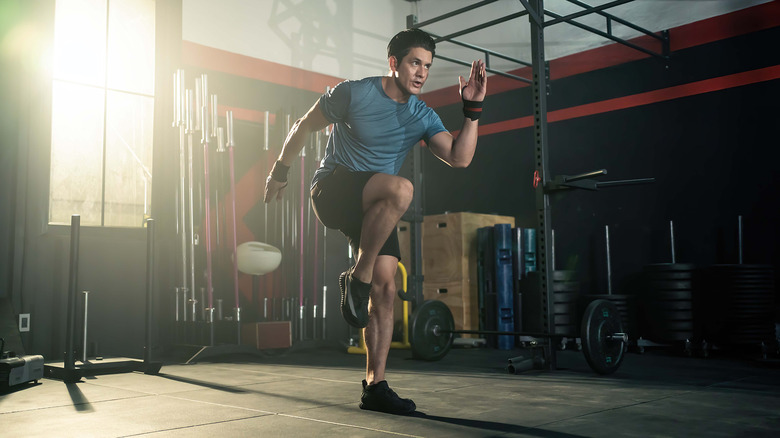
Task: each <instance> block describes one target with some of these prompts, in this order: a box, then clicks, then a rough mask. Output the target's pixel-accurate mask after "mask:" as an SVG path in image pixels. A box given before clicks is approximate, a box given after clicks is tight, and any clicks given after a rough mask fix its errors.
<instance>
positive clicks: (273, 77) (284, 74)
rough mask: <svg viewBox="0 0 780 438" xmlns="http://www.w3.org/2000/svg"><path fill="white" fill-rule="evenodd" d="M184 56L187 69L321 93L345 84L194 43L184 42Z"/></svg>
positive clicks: (313, 73)
mask: <svg viewBox="0 0 780 438" xmlns="http://www.w3.org/2000/svg"><path fill="white" fill-rule="evenodd" d="M181 54H182V61H183V62H184V63H185V64H187V65H192V66H195V67H200V68H204V69H208V70H214V71H220V72H223V73H228V74H231V75H236V76H242V77H245V78H250V79H257V80H260V81H264V82H270V83H272V84H277V85H284V86H287V87H293V88H298V89H300V90H308V91H314V92H317V93H323V92H325V88H326V87H333V86H335V85H336V84H338V83H339V82H341V81H343V79H341V78H337V77H335V76H329V75H324V74H321V73H315V72H311V71H307V70H301V69H299V68H295V67H290V66H286V65H282V64H277V63H275V62H271V61H265V60H262V59H257V58H252V57H250V56H244V55H239V54H237V53H232V52H227V51H225V50H219V49H215V48H213V47H208V46H204V45H201V44H197V43H193V42H191V41H182V45H181Z"/></svg>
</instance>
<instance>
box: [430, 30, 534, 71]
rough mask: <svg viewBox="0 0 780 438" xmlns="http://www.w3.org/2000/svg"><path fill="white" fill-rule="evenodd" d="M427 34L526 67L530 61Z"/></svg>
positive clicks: (436, 40)
mask: <svg viewBox="0 0 780 438" xmlns="http://www.w3.org/2000/svg"><path fill="white" fill-rule="evenodd" d="M426 32H427V31H426ZM428 35H430V36H432V37H433V38H434V41H435V42H439V41H445V42H448V43H451V44H455V45H456V46H461V47H465V48H467V49H471V50H476V51H478V52H482V53H484V54H485V57H486V58H487V57H488V55H493V56H495V57H496V58H501V59H505V60H507V61H512V62H516V63H518V64H520V65H525V66H527V67H530V66H531V63H530V62H526V61H522V60H520V59H517V58H512V57H511V56H508V55H504V54H503V53H499V52H496V51H493V50H490V49H486V48H484V47H479V46H475V45H474V44H469V43H464V42H463V41H459V40H454V39H448V40H444V39H442V37H441V36H439V35H436V34H434V33H431V32H428ZM485 64H486V65H487V66H488V67H489V66H490V64H489V63H487V60H486V62H485Z"/></svg>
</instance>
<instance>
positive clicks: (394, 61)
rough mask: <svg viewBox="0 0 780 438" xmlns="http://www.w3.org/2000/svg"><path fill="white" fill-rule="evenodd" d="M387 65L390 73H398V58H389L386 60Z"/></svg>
mask: <svg viewBox="0 0 780 438" xmlns="http://www.w3.org/2000/svg"><path fill="white" fill-rule="evenodd" d="M387 63H388V65H389V66H390V71H391V72H393V73H395V72H396V71H398V58H396V57H395V56H391V57H389V58H387Z"/></svg>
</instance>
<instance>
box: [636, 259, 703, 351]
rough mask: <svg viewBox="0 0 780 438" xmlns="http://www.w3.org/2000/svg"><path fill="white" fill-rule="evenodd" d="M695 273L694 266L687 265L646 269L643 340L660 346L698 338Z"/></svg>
mask: <svg viewBox="0 0 780 438" xmlns="http://www.w3.org/2000/svg"><path fill="white" fill-rule="evenodd" d="M695 272H696V268H695V266H694V265H691V264H686V263H659V264H652V265H646V266H645V267H644V270H643V276H644V281H643V283H644V290H643V293H642V299H641V307H642V329H641V332H642V336H644V337H647V338H648V339H650V340H652V341H654V342H657V343H660V344H669V343H676V342H680V341H686V340H692V339H693V338H694V337H695V335H696V327H695V325H694V316H695V315H694V296H693V295H694V294H693V289H694V278H695Z"/></svg>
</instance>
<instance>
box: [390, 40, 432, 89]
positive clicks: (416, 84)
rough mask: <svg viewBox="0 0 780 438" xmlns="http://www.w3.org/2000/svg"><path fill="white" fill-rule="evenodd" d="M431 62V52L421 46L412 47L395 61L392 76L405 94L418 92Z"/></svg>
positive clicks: (426, 77)
mask: <svg viewBox="0 0 780 438" xmlns="http://www.w3.org/2000/svg"><path fill="white" fill-rule="evenodd" d="M432 62H433V54H432V53H431V52H429V51H428V50H425V49H423V48H422V47H413V48H412V49H411V50H410V51H409V53H407V54H406V56H404V58H403V59H402V60H400V61H399V62H396V68H395V72H394V75H393V77H394V78H395V83H396V85H398V88H400V89H401V90H402V91H403V92H404V93H406V94H415V95H416V94H420V92H421V91H422V87H423V85H425V81H426V80H427V79H428V70H429V69H430V68H431V63H432Z"/></svg>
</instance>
